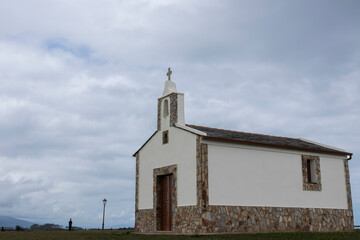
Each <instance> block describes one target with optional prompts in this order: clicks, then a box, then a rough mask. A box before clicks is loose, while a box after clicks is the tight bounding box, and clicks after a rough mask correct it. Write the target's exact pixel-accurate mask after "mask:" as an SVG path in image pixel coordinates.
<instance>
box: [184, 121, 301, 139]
mask: <svg viewBox="0 0 360 240" xmlns="http://www.w3.org/2000/svg"><path fill="white" fill-rule="evenodd" d="M185 125H186V126H189V127H191V126H194V127H200V128H209V129H215V130H222V131H228V132H236V133H246V134H254V135H260V136H267V137H276V138H287V139H295V140H300V141H303V140H301V139H300V138H291V137H281V136H275V135H268V134H261V133H251V132H244V131H234V130H227V129H222V128H212V127H204V126H198V125H193V124H185Z"/></svg>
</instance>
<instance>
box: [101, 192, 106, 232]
mask: <svg viewBox="0 0 360 240" xmlns="http://www.w3.org/2000/svg"><path fill="white" fill-rule="evenodd" d="M106 202H107V200H106V198H104V200H103V203H104V210H103V222H102V230H104V220H105V205H106Z"/></svg>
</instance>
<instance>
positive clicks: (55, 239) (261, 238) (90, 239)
mask: <svg viewBox="0 0 360 240" xmlns="http://www.w3.org/2000/svg"><path fill="white" fill-rule="evenodd" d="M5 239H6V240H45V239H46V240H60V239H61V240H62V239H64V240H73V239H74V240H75V239H76V240H95V239H99V240H112V239H119V240H121V239H127V240H150V239H156V240H166V239H174V240H192V239H199V240H200V239H202V240H206V239H209V240H217V239H223V240H235V239H236V240H245V239H249V240H285V239H291V240H300V239H301V240H305V239H319V240H323V239H333V240H335V239H336V240H338V239H347V240H348V239H349V240H351V239H359V240H360V231H355V232H344V233H307V232H297V233H259V234H226V235H207V236H200V235H187V236H181V235H176V236H170V235H140V234H134V233H133V232H131V231H115V230H113V231H110V230H106V231H73V232H68V231H30V232H0V240H5Z"/></svg>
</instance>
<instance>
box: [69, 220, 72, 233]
mask: <svg viewBox="0 0 360 240" xmlns="http://www.w3.org/2000/svg"><path fill="white" fill-rule="evenodd" d="M71 227H72V221H71V218H70V221H69V231H71Z"/></svg>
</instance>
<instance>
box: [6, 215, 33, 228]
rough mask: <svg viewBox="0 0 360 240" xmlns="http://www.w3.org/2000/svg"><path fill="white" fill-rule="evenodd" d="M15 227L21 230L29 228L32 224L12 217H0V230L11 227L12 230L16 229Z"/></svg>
mask: <svg viewBox="0 0 360 240" xmlns="http://www.w3.org/2000/svg"><path fill="white" fill-rule="evenodd" d="M16 225H19V226H21V227H23V228H29V227H30V226H31V225H33V223H31V222H28V221H25V220H21V219H17V218H13V217H8V216H0V228H1V227H13V228H14V227H16Z"/></svg>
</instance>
